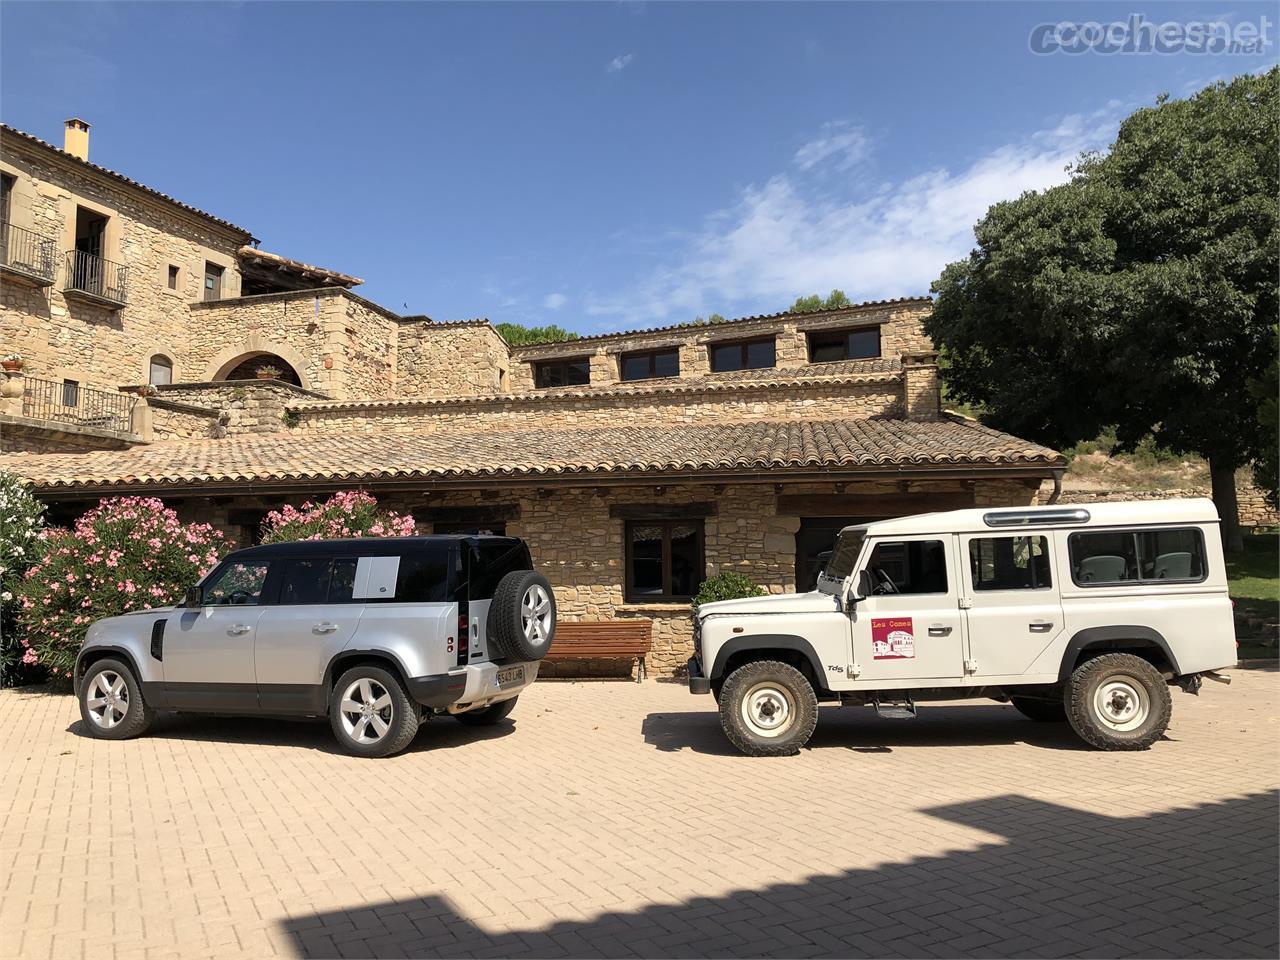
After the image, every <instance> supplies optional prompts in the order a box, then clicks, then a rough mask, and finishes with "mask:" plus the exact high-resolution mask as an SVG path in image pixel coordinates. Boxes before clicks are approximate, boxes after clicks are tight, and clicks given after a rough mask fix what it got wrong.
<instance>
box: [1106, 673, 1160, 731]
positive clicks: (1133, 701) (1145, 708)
mask: <svg viewBox="0 0 1280 960" xmlns="http://www.w3.org/2000/svg"><path fill="white" fill-rule="evenodd" d="M1093 709H1094V712H1095V713H1096V714H1097V716H1098V719H1099V720H1100V721H1101V722H1102V723H1104V724H1106V726H1108V727H1109V728H1111V729H1112V730H1119V731H1125V730H1136V729H1137V728H1138V727H1140V726H1142V725H1143V724H1144V723H1146V722H1147V715H1148V714H1149V713H1150V712H1151V703H1150V701H1149V700H1148V699H1147V692H1146V688H1145V687H1144V686H1143V685H1142V684H1141V683H1140V682H1139V681H1137V680H1135V679H1134V678H1133V677H1127V676H1124V675H1123V674H1118V675H1115V676H1112V677H1109V678H1108V679H1107V680H1105V681H1104V682H1103V683H1100V684H1098V689H1097V691H1096V692H1095V693H1094V695H1093Z"/></svg>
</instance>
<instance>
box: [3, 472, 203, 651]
mask: <svg viewBox="0 0 1280 960" xmlns="http://www.w3.org/2000/svg"><path fill="white" fill-rule="evenodd" d="M226 549H227V545H226V544H225V543H224V542H223V539H222V533H221V532H220V531H218V530H215V529H213V527H211V526H210V525H209V524H207V523H182V522H181V521H179V520H178V515H177V514H176V513H174V511H173V510H171V509H169V508H168V507H166V506H165V505H164V503H163V502H162V501H160V500H158V499H155V498H151V497H148V498H144V497H120V498H117V499H111V500H103V501H101V502H100V503H99V504H98V505H97V506H96V507H94V508H93V509H92V510H90V511H89V512H88V513H86V514H85V515H84V516H83V517H81V518H80V519H79V520H77V521H76V525H75V527H74V529H71V530H65V529H51V530H46V531H44V533H43V534H41V537H40V540H39V542H38V544H37V552H38V556H37V557H36V560H35V563H34V564H33V565H32V567H31V569H30V570H29V571H27V575H26V576H25V577H24V578H23V581H22V583H21V584H19V587H18V592H17V597H18V601H19V606H20V610H19V614H18V615H19V618H20V620H21V622H22V626H23V627H24V630H25V632H24V634H23V635H22V636H21V637H20V642H21V643H22V645H23V646H24V647H25V648H26V649H25V651H24V653H23V657H22V662H23V663H24V664H26V665H28V666H34V665H37V664H38V665H40V666H41V667H44V668H45V669H46V670H48V671H49V673H51V674H52V675H53V676H55V677H69V676H70V675H71V668H72V667H73V666H74V665H75V659H76V654H77V652H79V650H80V644H81V642H82V641H83V640H84V634H85V631H86V630H88V628H89V625H90V624H91V623H93V622H94V621H95V620H100V619H101V618H103V617H114V616H119V615H120V614H122V613H128V612H129V611H131V610H150V609H151V608H152V607H163V606H167V605H169V604H174V603H177V602H178V601H180V600H181V599H182V595H183V593H184V592H185V591H186V588H187V587H189V586H191V585H192V584H193V583H195V582H196V581H197V580H199V579H200V578H201V577H202V576H204V575H205V573H207V572H208V571H209V570H210V569H211V568H212V567H213V566H214V564H216V563H217V562H218V560H219V559H220V558H221V557H222V554H223V553H224V552H226Z"/></svg>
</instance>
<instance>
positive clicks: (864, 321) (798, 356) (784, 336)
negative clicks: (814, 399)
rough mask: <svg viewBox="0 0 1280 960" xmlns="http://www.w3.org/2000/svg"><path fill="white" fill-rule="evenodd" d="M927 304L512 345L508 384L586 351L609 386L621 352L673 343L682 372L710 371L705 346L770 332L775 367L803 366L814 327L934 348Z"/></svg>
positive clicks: (519, 387)
mask: <svg viewBox="0 0 1280 960" xmlns="http://www.w3.org/2000/svg"><path fill="white" fill-rule="evenodd" d="M930 309H931V304H930V303H929V301H927V300H915V301H908V302H905V303H894V304H880V305H875V304H872V305H868V306H859V307H847V308H844V309H841V310H824V311H819V312H816V313H803V314H783V315H780V316H773V317H762V318H758V319H747V320H735V321H732V322H729V323H717V324H704V325H700V326H692V325H690V326H684V327H678V328H674V329H671V328H668V329H664V330H653V331H647V332H646V331H641V332H636V333H618V334H609V335H606V336H601V337H586V338H582V339H580V340H574V341H569V342H566V343H555V344H536V345H533V346H522V347H513V348H512V350H511V388H512V390H513V391H514V392H516V393H524V392H528V391H531V390H533V389H535V388H534V379H533V363H534V362H535V361H538V360H546V359H550V358H554V357H583V356H585V357H590V359H591V384H592V385H593V386H609V385H612V384H616V383H618V382H619V381H620V380H621V372H620V366H619V364H620V361H621V357H622V355H623V354H624V353H629V352H631V351H634V350H655V349H660V348H663V347H675V348H678V349H679V351H680V376H681V377H682V378H686V379H687V378H694V377H705V376H707V375H708V374H709V373H710V361H709V356H710V354H709V347H710V346H711V345H714V344H716V343H719V342H725V341H733V340H745V339H753V338H757V337H762V336H768V335H771V334H772V335H773V336H774V337H775V351H776V356H777V368H778V370H780V371H785V370H794V369H796V368H801V367H804V366H805V365H806V364H808V362H809V347H808V338H807V334H809V333H811V332H813V331H816V330H838V329H845V328H856V327H875V326H878V327H879V328H880V354H881V356H882V357H885V358H888V359H897V358H900V357H902V356H903V355H906V354H912V353H920V352H922V351H929V350H932V349H933V344H932V343H931V342H930V340H929V338H928V337H926V336H925V334H924V328H923V326H922V324H923V321H924V318H925V317H926V316H928V314H929V311H930Z"/></svg>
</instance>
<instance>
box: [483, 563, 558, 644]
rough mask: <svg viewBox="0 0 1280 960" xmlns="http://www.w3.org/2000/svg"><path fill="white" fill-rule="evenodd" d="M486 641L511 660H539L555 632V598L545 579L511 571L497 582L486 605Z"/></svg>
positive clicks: (540, 576)
mask: <svg viewBox="0 0 1280 960" xmlns="http://www.w3.org/2000/svg"><path fill="white" fill-rule="evenodd" d="M488 627H489V631H488V632H489V640H490V642H491V643H493V644H494V646H496V647H497V648H498V652H499V653H501V654H502V655H503V656H505V657H507V658H509V659H511V660H541V659H542V658H543V657H545V656H546V655H547V651H548V650H549V649H551V641H552V640H553V639H554V638H555V633H556V597H555V594H554V593H552V591H551V584H549V583H547V578H546V577H544V576H543V575H542V574H540V573H537V572H536V571H533V570H513V571H512V572H511V573H508V574H507V575H506V576H505V577H503V578H502V579H501V580H499V581H498V589H496V590H495V591H494V592H493V602H492V603H491V604H490V605H489V624H488Z"/></svg>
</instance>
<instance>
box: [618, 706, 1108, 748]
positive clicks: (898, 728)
mask: <svg viewBox="0 0 1280 960" xmlns="http://www.w3.org/2000/svg"><path fill="white" fill-rule="evenodd" d="M708 702H709V703H710V701H709V700H708ZM640 729H641V732H642V733H643V734H644V740H645V743H647V744H649V745H650V746H653V747H656V748H657V749H659V750H663V751H667V752H674V751H678V750H692V751H694V752H695V753H706V754H712V755H714V756H740V754H739V753H738V751H737V750H736V749H734V748H733V746H732V745H730V743H729V741H728V740H726V739H725V735H724V731H723V730H721V729H720V716H719V714H718V713H717V712H716V711H715V710H714V709H708V710H691V711H683V712H675V713H672V712H664V713H651V714H649V715H648V716H647V717H645V718H644V722H643V724H641V727H640ZM1011 743H1026V744H1030V745H1031V746H1034V747H1043V748H1045V749H1049V750H1084V749H1087V748H1086V747H1085V745H1084V744H1083V743H1082V742H1081V741H1080V738H1079V737H1077V736H1076V735H1075V734H1074V733H1073V732H1072V731H1071V728H1070V727H1068V726H1067V725H1066V724H1065V723H1036V722H1035V721H1034V720H1028V719H1027V718H1026V717H1024V716H1023V715H1022V714H1020V713H1018V711H1016V710H1015V709H1014V708H1013V707H1009V706H999V705H992V706H981V707H979V706H965V707H955V706H947V705H937V706H935V705H931V704H928V703H922V704H920V714H919V716H917V717H915V718H914V719H911V720H885V719H882V718H880V717H877V716H876V715H875V712H874V711H873V710H872V709H871V708H870V707H820V708H819V710H818V726H817V729H815V730H814V732H813V736H812V737H811V738H810V739H809V743H808V745H807V746H806V747H805V749H806V750H829V749H844V750H853V751H855V752H858V753H885V752H887V751H889V750H891V749H892V748H894V747H902V748H911V747H937V746H945V745H951V744H954V745H957V746H964V745H968V746H994V745H997V744H1011Z"/></svg>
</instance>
